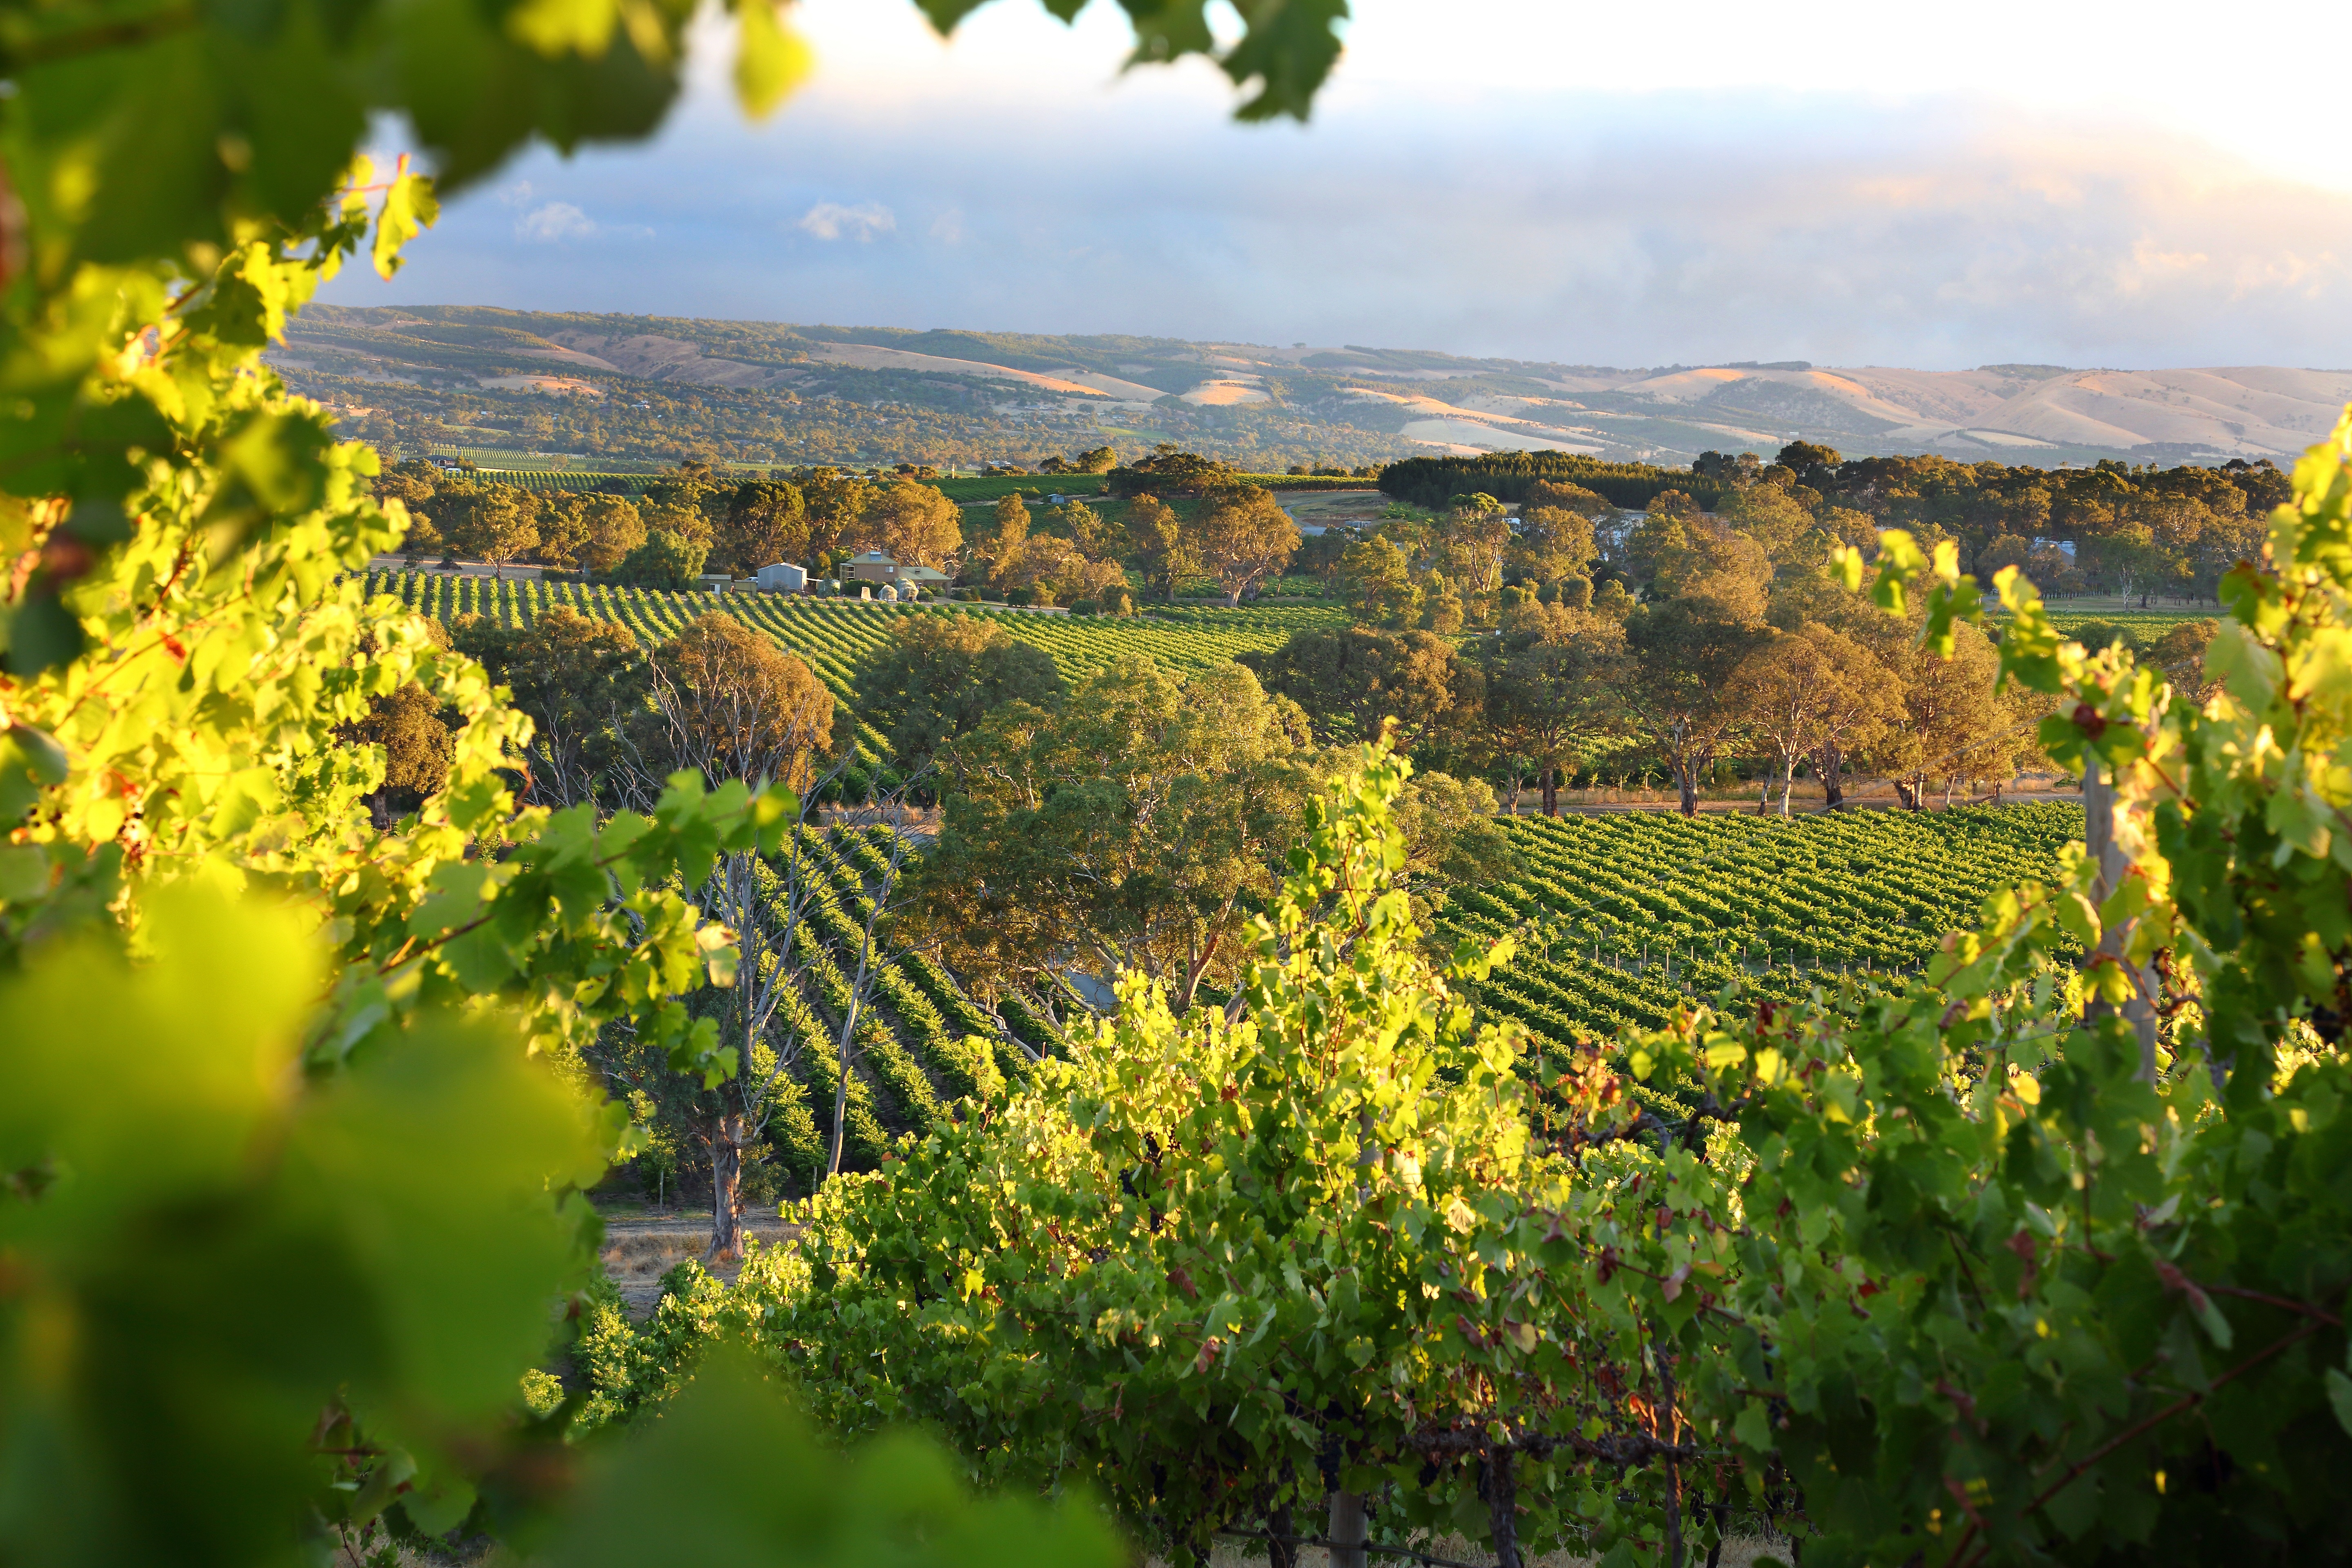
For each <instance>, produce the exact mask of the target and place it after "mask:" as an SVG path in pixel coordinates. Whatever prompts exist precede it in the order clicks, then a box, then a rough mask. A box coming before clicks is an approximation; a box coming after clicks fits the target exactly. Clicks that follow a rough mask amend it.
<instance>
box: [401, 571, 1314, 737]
mask: <svg viewBox="0 0 2352 1568" xmlns="http://www.w3.org/2000/svg"><path fill="white" fill-rule="evenodd" d="M368 586H369V588H370V590H371V591H373V592H376V593H386V594H392V595H395V596H397V597H398V598H399V599H400V600H401V602H402V603H404V604H405V605H408V606H409V607H410V608H412V609H415V610H418V611H420V612H422V613H423V614H425V615H428V616H435V617H436V618H439V619H443V620H455V619H457V617H458V616H463V615H489V614H496V615H497V616H499V620H500V621H501V623H502V624H504V625H508V626H525V625H528V624H530V621H531V620H533V619H535V618H536V617H537V616H539V615H541V613H543V612H544V611H546V610H547V609H549V608H551V607H552V606H554V605H563V606H565V607H567V608H569V609H572V610H573V611H575V612H577V613H578V614H581V615H583V616H592V617H593V618H596V619H599V620H608V621H618V622H619V623H621V624H622V625H623V626H627V627H628V628H629V629H630V631H631V632H633V633H635V636H636V637H637V638H638V640H639V641H640V642H644V643H647V644H651V643H658V642H661V641H664V640H666V639H667V638H669V637H675V636H676V635H677V633H678V632H679V631H680V630H682V629H683V628H684V627H685V626H686V625H687V623H688V622H689V621H691V620H693V619H694V618H695V617H696V616H702V615H708V614H709V613H710V612H711V611H713V610H718V611H720V612H722V613H724V614H727V615H731V616H735V617H736V618H737V619H738V620H740V621H742V622H743V623H744V624H745V625H746V626H751V627H753V628H755V629H756V630H759V631H761V632H763V633H765V634H766V635H767V636H768V637H771V638H772V639H773V640H774V641H775V642H776V644H777V645H778V646H779V647H783V648H784V649H786V650H787V651H789V652H791V653H793V654H794V655H796V656H798V657H799V658H802V659H803V660H804V661H805V662H806V663H807V664H808V666H809V668H810V669H811V670H813V671H814V673H815V674H816V677H817V679H820V680H822V681H824V684H825V685H826V687H827V688H829V689H831V690H832V691H833V693H834V695H835V697H836V698H838V699H839V700H841V702H842V704H843V708H844V720H845V721H854V720H852V719H851V716H850V714H849V713H848V707H849V704H850V702H851V701H852V695H853V692H854V690H855V689H856V679H857V669H858V666H859V665H860V663H861V662H862V661H863V660H864V659H865V658H866V657H867V656H868V655H869V654H870V653H872V652H873V650H874V649H876V648H877V647H880V646H881V645H882V644H883V642H885V641H886V640H887V638H888V637H889V635H890V631H891V628H892V627H893V626H895V625H896V624H897V622H896V621H895V619H894V618H893V617H895V616H908V615H984V616H988V617H989V618H991V619H992V620H994V621H995V622H997V624H999V625H1000V626H1003V627H1004V629H1005V630H1006V632H1007V633H1009V634H1010V635H1011V636H1013V637H1017V638H1019V639H1020V640H1022V641H1023V642H1026V643H1030V644H1033V645H1034V646H1036V647H1041V648H1044V649H1045V651H1046V652H1047V653H1048V654H1050V655H1052V656H1053V659H1054V663H1055V667H1056V668H1059V669H1060V670H1061V672H1062V674H1063V676H1064V678H1065V679H1069V680H1073V681H1075V680H1080V679H1085V678H1086V677H1087V676H1089V675H1092V674H1095V673H1097V671H1099V670H1101V669H1102V668H1105V667H1106V666H1107V665H1108V664H1109V663H1111V661H1113V660H1114V659H1117V658H1121V657H1123V656H1127V655H1131V654H1143V655H1148V656H1150V658H1153V659H1154V660H1156V661H1158V662H1159V663H1160V664H1161V665H1162V666H1164V667H1167V668H1173V669H1181V670H1188V671H1191V670H1202V669H1210V668H1215V667H1216V666H1218V665H1221V664H1223V663H1225V662H1226V661H1227V660H1229V659H1231V658H1233V657H1234V655H1235V654H1236V653H1240V652H1242V651H1244V650H1245V649H1266V648H1272V647H1279V646H1280V645H1281V644H1282V642H1283V641H1284V640H1285V639H1286V637H1289V635H1290V634H1291V633H1292V632H1293V631H1295V630H1297V629H1299V628H1300V627H1303V626H1320V625H1331V624H1338V623H1339V621H1341V620H1344V618H1345V617H1344V616H1340V614H1339V612H1338V611H1334V610H1328V609H1323V608H1319V607H1316V606H1275V607H1268V608H1263V609H1241V610H1213V609H1202V608H1195V607H1171V608H1169V609H1165V610H1160V611H1155V612H1154V613H1153V614H1152V615H1151V616H1131V617H1129V616H1122V617H1117V618H1110V617H1080V616H1032V615H1019V614H1014V613H1010V612H1005V611H989V610H981V609H977V608H975V607H973V606H970V605H952V606H950V605H939V606H927V607H917V606H914V605H878V604H873V603H868V602H866V601H864V600H843V599H820V598H803V597H799V596H789V595H774V594H727V595H713V594H707V593H684V594H673V593H667V592H664V591H662V590H659V589H646V588H626V587H616V586H614V585H611V584H579V583H549V582H542V581H541V580H539V579H537V578H529V579H519V580H514V581H509V582H505V583H499V582H496V581H494V580H492V579H488V578H478V577H458V576H450V575H445V574H439V573H432V572H373V573H370V574H369V577H368ZM857 754H858V759H859V763H860V765H861V767H864V768H866V769H868V770H871V769H873V768H875V767H878V766H879V765H881V764H882V763H886V762H887V760H888V758H889V745H888V742H886V741H885V740H884V739H883V737H882V736H881V734H880V733H879V732H878V731H876V730H874V729H873V728H872V727H871V726H869V725H866V724H865V723H863V722H862V721H857Z"/></svg>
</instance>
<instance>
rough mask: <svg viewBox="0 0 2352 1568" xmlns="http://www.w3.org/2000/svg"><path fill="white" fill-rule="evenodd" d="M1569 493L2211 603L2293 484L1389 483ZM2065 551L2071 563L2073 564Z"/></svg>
mask: <svg viewBox="0 0 2352 1568" xmlns="http://www.w3.org/2000/svg"><path fill="white" fill-rule="evenodd" d="M1547 486H1551V487H1572V488H1576V489H1582V490H1585V491H1588V492H1590V493H1591V494H1594V495H1596V496H1598V497H1600V498H1601V499H1602V500H1606V501H1607V502H1609V503H1610V504H1611V505H1612V506H1614V507H1618V508H1623V509H1627V510H1649V509H1651V508H1653V507H1654V506H1664V507H1667V508H1669V509H1671V510H1678V511H1686V510H1692V508H1693V507H1694V506H1695V507H1696V508H1698V509H1701V510H1707V511H1711V512H1712V511H1724V510H1729V511H1730V512H1732V513H1733V514H1734V515H1735V516H1736V515H1738V514H1739V513H1741V512H1742V511H1743V510H1747V511H1753V510H1780V509H1779V507H1778V502H1777V501H1776V500H1773V499H1772V498H1771V497H1770V496H1769V495H1768V494H1765V493H1764V492H1770V491H1777V492H1779V497H1780V499H1781V500H1786V501H1787V502H1789V503H1790V505H1791V506H1793V507H1794V508H1795V509H1797V510H1800V511H1802V512H1805V513H1807V514H1809V515H1811V516H1812V517H1814V518H1816V519H1818V520H1820V521H1822V523H1823V524H1824V526H1826V527H1828V528H1829V529H1830V531H1832V532H1836V533H1838V534H1840V535H1842V536H1851V537H1853V538H1860V537H1862V536H1863V535H1864V532H1865V531H1867V530H1868V529H1870V528H1882V529H1883V528H1900V529H1903V530H1904V531H1906V532H1908V533H1910V534H1911V535H1912V536H1913V537H1914V538H1916V539H1917V540H1919V541H1920V542H1921V544H1922V546H1923V547H1924V548H1928V549H1932V548H1933V547H1934V546H1935V545H1936V544H1937V543H1941V542H1947V541H1948V542H1951V543H1952V544H1954V545H1955V546H1956V547H1957V548H1958V552H1959V561H1960V564H1961V566H1962V568H1963V569H1964V570H1967V571H1969V572H1973V573H1975V574H1978V575H1979V576H1980V577H1982V578H1984V579H1986V580H1988V581H1990V578H1991V576H1992V574H1994V573H1996V572H1998V571H1999V570H2000V568H2001V567H2003V566H2011V565H2015V566H2024V567H2027V568H2028V569H2029V570H2030V571H2031V572H2032V575H2033V578H2034V581H2035V582H2036V583H2038V584H2041V585H2042V589H2043V591H2044V592H2048V593H2053V594H2060V595H2071V594H2084V593H2109V594H2119V595H2131V596H2138V597H2141V598H2143V599H2146V598H2147V597H2149V596H2152V595H2170V596H2176V597H2183V596H2186V597H2203V598H2207V599H2212V598H2213V597H2214V594H2215V589H2216V586H2217V585H2218V584H2219V583H2220V581H2221V577H2222V575H2223V574H2226V573H2227V572H2228V571H2229V570H2230V568H2231V566H2232V565H2233V564H2234V563H2237V562H2238V561H2241V560H2243V559H2247V558H2249V557H2250V556H2251V555H2252V553H2253V552H2255V551H2256V550H2257V549H2258V548H2259V546H2260V543H2261V537H2262V525H2263V519H2264V518H2266V517H2268V516H2269V514H2270V512H2271V510H2272V509H2273V508H2274V507H2276V506H2278V505H2279V504H2280V503H2281V502H2283V501H2284V500H2286V498H2287V493H2288V482H2287V476H2286V475H2285V474H2284V473H2283V472H2281V471H2280V470H2279V468H2277V467H2276V466H2275V465H2274V464H2273V463H2272V462H2271V461H2270V460H2269V459H2268V458H2263V459H2259V460H2257V461H2255V462H2252V463H2248V462H2246V461H2245V460H2243V459H2242V458H2232V459H2231V461H2229V462H2228V463H2225V464H2223V465H2221V467H2219V468H2200V467H2194V466H2189V465H2182V466H2180V467H2177V468H2158V467H2156V466H2155V465H2154V464H2152V463H2143V464H2138V465H2133V464H2129V463H2126V462H2123V461H2120V460H2118V459H2115V458H2105V459H2102V460H2101V461H2099V462H2097V463H2095V464H2093V465H2092V466H2091V467H2089V468H2032V467H2027V466H2023V465H2018V466H2011V465H2007V464H2002V463H1996V462H1989V461H1988V462H1979V463H1964V462H1959V461H1957V460H1955V459H1952V458H1941V457H1935V456H1930V455H1921V456H1917V457H1894V458H1845V457H1843V456H1841V455H1840V454H1839V453H1838V452H1837V450H1836V449H1835V448H1833V447H1823V446H1818V445H1815V444H1813V443H1811V442H1807V441H1792V442H1790V443H1789V444H1788V445H1787V446H1785V447H1782V448H1781V449H1780V452H1779V453H1778V454H1777V455H1776V456H1775V457H1774V458H1772V459H1771V460H1770V461H1769V462H1767V461H1765V460H1764V459H1762V458H1759V456H1758V455H1757V454H1755V453H1753V452H1741V453H1738V454H1725V453H1720V452H1706V453H1702V454H1701V455H1700V456H1699V457H1698V458H1697V459H1696V461H1694V462H1693V463H1692V465H1691V467H1690V468H1689V470H1688V471H1687V472H1684V471H1681V470H1675V469H1667V468H1654V467H1649V466H1646V465H1638V464H1611V463H1602V462H1600V461H1599V460H1597V459H1595V458H1588V457H1584V456H1582V455H1580V454H1577V453H1569V452H1514V453H1500V454H1496V455H1493V456H1490V457H1480V458H1410V459H1407V460H1406V461H1404V462H1401V463H1391V464H1390V465H1389V466H1388V467H1387V468H1383V469H1382V470H1381V489H1382V490H1383V491H1385V492H1386V493H1388V494H1390V495H1392V496H1395V497H1397V498H1398V499H1399V500H1403V501H1406V502H1409V503H1411V504H1412V505H1415V506H1418V507H1421V508H1423V509H1425V510H1441V509H1443V508H1444V507H1446V506H1449V505H1451V504H1452V503H1453V501H1454V500H1455V499H1456V498H1458V497H1461V496H1463V495H1465V494H1477V493H1485V494H1489V495H1493V496H1496V497H1497V498H1499V499H1501V500H1506V501H1512V502H1528V503H1534V502H1536V501H1537V500H1538V492H1539V491H1541V490H1542V489H1544V488H1545V487H1547ZM2062 547H2063V548H2062Z"/></svg>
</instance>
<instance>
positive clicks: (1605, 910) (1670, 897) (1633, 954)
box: [1441, 803, 2083, 1050]
mask: <svg viewBox="0 0 2352 1568" xmlns="http://www.w3.org/2000/svg"><path fill="white" fill-rule="evenodd" d="M1505 821H1506V826H1507V831H1508V832H1509V834H1510V836H1511V839H1512V843H1513V845H1514V847H1516V848H1517V850H1518V852H1519V855H1520V858H1521V866H1522V869H1521V874H1520V875H1519V876H1518V877H1517V879H1514V880H1511V881H1508V882H1503V883H1498V884H1494V885H1491V886H1487V887H1483V888H1475V889H1463V890H1461V891H1460V892H1458V893H1456V894H1455V895H1454V898H1453V900H1451V902H1450V903H1449V905H1448V906H1447V908H1446V910H1445V911H1444V916H1443V917H1442V920H1441V924H1442V926H1443V927H1444V928H1445V929H1446V930H1447V931H1449V932H1450V933H1452V934H1454V935H1460V936H1470V937H1479V938H1492V937H1494V936H1496V935H1499V934H1501V933H1503V932H1504V931H1514V930H1517V931H1525V932H1528V933H1530V935H1529V938H1528V941H1527V942H1526V943H1525V945H1524V948H1523V952H1522V955H1521V956H1520V958H1519V959H1518V960H1517V962H1516V963H1513V964H1511V965H1510V966H1509V967H1507V969H1504V970H1501V971H1499V972H1497V973H1496V974H1495V976H1494V977H1493V978H1492V979H1490V980H1489V981H1487V982H1486V983H1485V984H1483V985H1481V986H1480V987H1478V994H1479V1000H1480V1003H1481V1005H1483V1006H1485V1007H1486V1008H1487V1009H1489V1010H1491V1011H1493V1012H1496V1013H1498V1014H1501V1015H1504V1016H1509V1017H1513V1018H1516V1019H1517V1020H1518V1021H1519V1022H1520V1023H1521V1024H1523V1025H1525V1026H1527V1028H1528V1031H1529V1033H1530V1035H1531V1036H1532V1037H1533V1042H1534V1045H1535V1047H1536V1048H1538V1049H1539V1050H1541V1049H1549V1048H1555V1047H1566V1046H1569V1045H1570V1044H1572V1043H1574V1042H1576V1041H1579V1040H1581V1039H1586V1038H1591V1037H1601V1036H1609V1035H1612V1034H1614V1033H1615V1031H1616V1030H1617V1029H1618V1028H1620V1027H1621V1026H1624V1025H1627V1024H1633V1025H1638V1026H1651V1027H1654V1026H1659V1025H1662V1024H1664V1023H1665V1022H1666V1021H1668V1020H1669V1019H1670V1018H1671V1017H1672V1016H1673V1014H1674V1012H1675V1009H1676V1008H1677V1007H1678V1006H1681V1005H1685V1004H1686V1003H1688V1002H1689V1001H1690V1000H1692V999H1694V998H1696V997H1698V996H1701V995H1707V994H1713V993H1714V992H1716V991H1717V990H1719V989H1720V988H1721V987H1722V986H1724V985H1725V984H1729V983H1730V982H1732V981H1734V980H1737V981H1738V982H1739V983H1740V984H1741V985H1742V986H1743V987H1744V988H1745V989H1747V990H1748V992H1750V993H1751V994H1759V995H1763V996H1771V997H1781V998H1793V997H1796V996H1799V995H1801V994H1806V993H1807V992H1809V991H1811V989H1812V988H1813V987H1814V986H1815V985H1816V984H1822V983H1824V981H1825V980H1829V981H1833V980H1835V979H1836V978H1838V977H1840V976H1851V977H1854V978H1858V979H1861V980H1863V981H1864V982H1865V983H1876V982H1880V981H1890V980H1892V979H1893V978H1895V977H1896V976H1899V975H1902V974H1906V973H1916V972H1917V971H1918V970H1919V969H1921V968H1922V967H1924V966H1925V964H1926V963H1927V960H1928V958H1929V957H1930V956H1931V955H1932V954H1933V953H1934V952H1935V950H1936V945H1937V942H1939V941H1940V940H1941V939H1942V937H1943V935H1944V933H1945V932H1947V931H1953V930H1957V929H1959V928H1961V927H1963V926H1966V925H1968V924H1969V923H1970V922H1971V921H1972V919H1973V917H1974V915H1975V912H1976V910H1977V907H1978V906H1979V904H1980V903H1981V902H1982V900H1983V899H1984V898H1985V896H1986V895H1987V894H1988V893H1990V891H1992V890H1993V889H1996V888H2000V887H2013V886H2015V885H2016V884H2017V883H2018V882H2020V881H2023V880H2028V879H2038V878H2046V877H2048V876H2049V875H2050V874H2051V872H2052V870H2053V866H2054V862H2055V857H2056V855H2057V851H2058V848H2059V847H2060V846H2061V845H2063V844H2064V843H2066V842H2067V841H2068V840H2069V839H2073V838H2079V837H2081V836H2082V833H2083V814H2082V811H2081V808H2080V807H2077V806H2074V805H2063V804H2057V803H2044V804H2038V805H2014V806H2008V807H2002V808H1999V809H1994V808H1975V809H1962V810H1958V811H1949V812H1934V813H1910V812H1882V811H1865V812H1856V813H1851V814H1844V815H1839V816H1804V817H1798V818H1794V819H1787V820H1784V819H1782V818H1779V817H1769V816H1768V817H1755V816H1744V815H1743V816H1733V815H1720V816H1698V817H1695V818H1694V817H1684V816H1672V815H1668V814H1664V813H1655V812H1625V813H1619V814H1613V815H1609V816H1570V817H1561V818H1548V817H1512V818H1507V819H1505Z"/></svg>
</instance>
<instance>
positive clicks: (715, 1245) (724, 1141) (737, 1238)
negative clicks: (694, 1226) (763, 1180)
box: [708, 1116, 743, 1263]
mask: <svg viewBox="0 0 2352 1568" xmlns="http://www.w3.org/2000/svg"><path fill="white" fill-rule="evenodd" d="M742 1220H743V1119H742V1118H741V1117H740V1116H722V1117H720V1118H719V1123H718V1125H717V1126H716V1127H714V1128H712V1129H711V1131H710V1251H709V1255H708V1257H709V1261H711V1262H728V1263H731V1262H733V1261H734V1260H735V1259H736V1258H740V1257H742V1256H743V1226H742Z"/></svg>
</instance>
